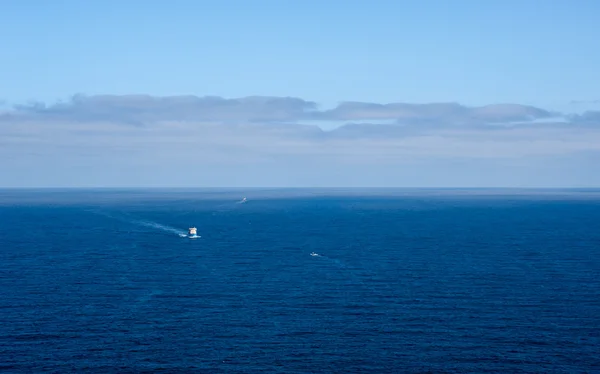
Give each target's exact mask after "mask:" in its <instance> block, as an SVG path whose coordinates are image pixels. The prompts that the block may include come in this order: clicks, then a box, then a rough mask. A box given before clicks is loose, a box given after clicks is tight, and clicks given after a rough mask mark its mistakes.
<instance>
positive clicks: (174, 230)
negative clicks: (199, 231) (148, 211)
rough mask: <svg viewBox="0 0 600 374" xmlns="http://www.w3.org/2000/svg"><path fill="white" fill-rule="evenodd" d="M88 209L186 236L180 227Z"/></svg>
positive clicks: (123, 214) (127, 215)
mask: <svg viewBox="0 0 600 374" xmlns="http://www.w3.org/2000/svg"><path fill="white" fill-rule="evenodd" d="M88 211H89V212H91V213H94V214H98V215H101V216H105V217H108V218H112V219H116V220H118V221H121V222H127V223H132V224H134V225H138V226H144V227H149V228H153V229H157V230H160V231H164V232H169V233H172V234H177V235H179V236H181V237H187V236H188V235H187V233H186V232H185V231H184V230H180V229H177V228H175V227H172V226H167V225H163V224H160V223H158V222H154V221H149V220H143V219H138V218H134V217H132V216H131V215H130V214H128V213H121V216H116V215H113V214H108V213H106V212H102V211H96V210H88Z"/></svg>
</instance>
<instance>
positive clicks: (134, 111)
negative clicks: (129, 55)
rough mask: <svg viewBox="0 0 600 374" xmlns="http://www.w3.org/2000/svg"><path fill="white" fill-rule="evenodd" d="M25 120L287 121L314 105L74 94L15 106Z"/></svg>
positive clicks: (294, 101)
mask: <svg viewBox="0 0 600 374" xmlns="http://www.w3.org/2000/svg"><path fill="white" fill-rule="evenodd" d="M15 109H16V111H17V113H18V114H19V115H22V116H24V117H26V118H37V119H58V120H74V121H82V122H87V121H116V122H126V123H134V124H136V123H137V124H141V123H147V122H157V121H286V120H294V119H297V118H300V117H302V116H303V115H304V114H305V113H309V112H310V111H313V110H315V109H316V103H314V102H309V101H305V100H302V99H297V98H291V97H262V96H251V97H245V98H239V99H225V98H222V97H217V96H206V97H196V96H167V97H154V96H149V95H120V96H119V95H98V96H85V95H75V96H74V97H73V98H72V99H71V100H69V101H67V102H61V103H57V104H53V105H49V106H48V105H45V104H43V103H33V104H29V105H21V106H17V107H16V108H15Z"/></svg>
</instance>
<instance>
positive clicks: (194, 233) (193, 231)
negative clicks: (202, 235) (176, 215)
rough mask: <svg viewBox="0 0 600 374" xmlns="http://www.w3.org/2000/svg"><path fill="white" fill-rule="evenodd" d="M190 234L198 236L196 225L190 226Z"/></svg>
mask: <svg viewBox="0 0 600 374" xmlns="http://www.w3.org/2000/svg"><path fill="white" fill-rule="evenodd" d="M188 234H189V235H190V236H196V228H195V227H190V228H189V229H188Z"/></svg>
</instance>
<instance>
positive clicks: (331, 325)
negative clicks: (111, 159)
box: [0, 190, 600, 373]
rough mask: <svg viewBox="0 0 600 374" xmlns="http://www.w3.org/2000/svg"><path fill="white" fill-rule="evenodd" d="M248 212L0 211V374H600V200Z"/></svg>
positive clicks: (63, 201)
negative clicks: (189, 232)
mask: <svg viewBox="0 0 600 374" xmlns="http://www.w3.org/2000/svg"><path fill="white" fill-rule="evenodd" d="M243 196H244V191H239V190H238V191H224V192H223V191H222V192H218V191H212V192H210V191H200V192H194V191H166V190H165V191H162V192H156V191H154V192H153V191H148V190H146V191H135V190H129V191H125V190H123V191H118V190H117V191H102V190H99V191H78V190H71V191H66V192H65V191H63V192H60V191H59V192H56V191H54V192H52V191H39V190H37V191H36V190H33V191H26V190H24V191H19V190H12V191H10V190H3V191H0V310H1V311H2V312H1V313H2V318H1V320H0V369H1V370H2V371H4V372H15V373H20V372H57V373H65V372H106V373H109V372H156V371H157V370H159V369H162V370H163V371H164V372H170V373H179V372H205V373H225V372H227V373H231V372H245V373H254V372H264V373H269V372H286V373H306V372H313V373H314V372H324V373H325V372H344V373H356V372H369V371H370V372H378V373H387V372H389V373H392V372H393V373H398V372H408V373H423V372H435V373H480V372H498V373H507V372H510V373H593V372H597V370H598V368H599V367H600V358H599V356H598V347H599V346H600V291H599V290H600V198H599V197H598V194H597V191H593V190H579V191H571V192H565V191H562V192H561V191H546V192H544V193H542V192H538V193H532V194H529V195H527V194H523V193H514V194H510V193H505V194H502V193H501V192H494V193H490V192H488V193H486V192H481V191H479V192H477V191H462V192H460V191H446V192H443V193H442V192H438V193H434V192H420V193H415V192H414V191H413V192H406V193H404V194H402V193H397V194H395V195H394V194H391V193H385V192H381V193H379V194H371V195H369V194H366V193H362V194H361V193H358V192H356V193H345V194H344V193H338V194H330V195H326V194H323V193H322V192H320V193H316V192H311V191H308V190H296V191H294V192H289V193H287V194H286V193H280V192H277V191H276V190H272V191H262V192H260V193H259V192H257V191H254V192H252V191H251V192H248V193H247V195H246V196H248V202H247V203H245V204H240V203H239V200H240V199H241V198H242V197H243ZM190 226H196V227H197V228H198V234H199V235H201V238H198V239H188V238H181V237H180V236H179V234H180V233H182V232H185V231H186V229H187V228H188V227H190ZM311 252H316V253H318V254H319V255H320V256H311V255H310V253H311Z"/></svg>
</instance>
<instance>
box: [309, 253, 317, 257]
mask: <svg viewBox="0 0 600 374" xmlns="http://www.w3.org/2000/svg"><path fill="white" fill-rule="evenodd" d="M310 255H311V256H313V257H319V254H318V253H315V252H310Z"/></svg>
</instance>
